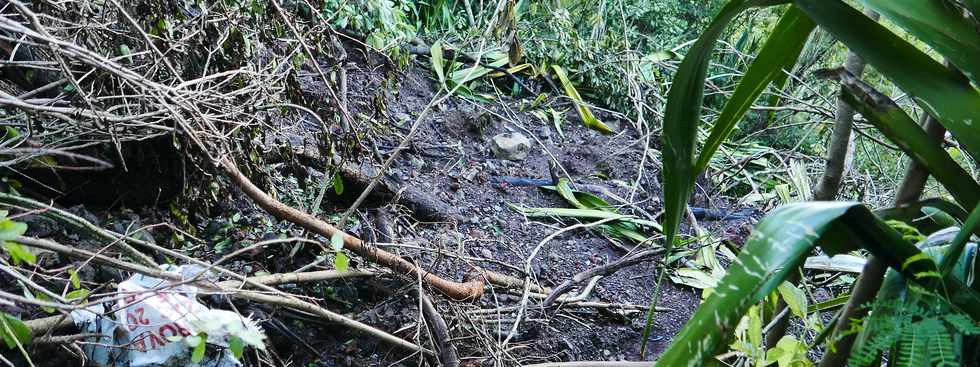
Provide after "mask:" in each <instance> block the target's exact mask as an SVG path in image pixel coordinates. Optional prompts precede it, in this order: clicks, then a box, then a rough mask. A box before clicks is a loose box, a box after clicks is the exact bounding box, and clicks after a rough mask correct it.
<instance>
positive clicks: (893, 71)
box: [795, 0, 980, 159]
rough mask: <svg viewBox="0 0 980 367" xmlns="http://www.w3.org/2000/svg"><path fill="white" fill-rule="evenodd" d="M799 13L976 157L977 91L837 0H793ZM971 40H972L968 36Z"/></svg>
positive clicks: (979, 151) (979, 141)
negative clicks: (940, 125) (873, 70)
mask: <svg viewBox="0 0 980 367" xmlns="http://www.w3.org/2000/svg"><path fill="white" fill-rule="evenodd" d="M795 2H796V6H798V7H799V8H800V9H801V10H803V12H804V13H806V14H807V15H808V16H810V18H811V19H813V20H814V21H815V22H816V23H817V25H819V26H820V27H821V28H822V29H824V30H826V31H827V32H829V33H830V34H832V35H833V36H834V37H836V38H837V39H838V40H840V41H841V42H843V43H844V44H846V45H847V47H849V48H850V49H851V51H854V52H855V53H856V54H858V55H860V56H861V58H863V59H864V60H866V61H867V62H868V63H870V64H871V65H874V67H875V70H877V71H878V72H880V73H881V74H883V75H885V76H886V77H888V79H890V80H891V81H892V82H894V83H895V84H896V85H897V86H898V87H899V88H901V89H902V90H903V91H905V92H906V93H908V95H909V96H911V97H912V99H913V100H914V101H915V102H916V103H917V104H918V105H919V106H920V107H922V108H923V109H924V110H925V111H926V112H928V113H929V114H930V115H931V116H933V117H935V118H936V120H938V121H939V122H940V123H942V125H943V126H945V127H946V129H947V130H949V132H950V133H952V134H953V136H955V137H956V139H957V140H958V141H959V142H960V144H961V145H962V146H963V147H964V148H966V151H967V152H968V153H969V154H970V155H971V156H972V157H973V158H974V159H977V158H980V133H978V132H977V131H978V130H977V129H978V128H980V91H977V89H975V88H974V87H973V86H972V85H970V82H969V80H968V79H966V78H965V77H963V76H962V75H960V74H958V73H956V72H954V71H953V70H950V69H949V68H946V67H945V66H943V65H942V64H940V63H939V62H937V61H936V60H933V59H932V58H931V57H929V56H928V55H926V54H925V53H923V52H922V51H919V50H918V49H917V48H915V46H913V45H912V44H910V43H909V42H907V41H905V40H904V39H902V38H901V37H899V36H897V35H895V34H894V33H892V32H890V31H889V30H888V29H886V28H885V27H884V26H882V25H881V24H878V23H877V22H875V21H873V20H871V19H870V18H868V17H867V16H865V15H864V14H861V12H859V11H857V10H856V9H854V8H852V7H850V6H849V5H847V4H845V3H844V2H843V1H840V0H796V1H795ZM973 40H976V36H975V35H974V38H973Z"/></svg>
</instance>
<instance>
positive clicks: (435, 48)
mask: <svg viewBox="0 0 980 367" xmlns="http://www.w3.org/2000/svg"><path fill="white" fill-rule="evenodd" d="M429 53H430V55H432V69H433V70H435V71H436V76H438V77H439V85H440V86H445V85H446V63H445V61H443V59H442V42H441V41H436V43H433V44H432V47H430V48H429Z"/></svg>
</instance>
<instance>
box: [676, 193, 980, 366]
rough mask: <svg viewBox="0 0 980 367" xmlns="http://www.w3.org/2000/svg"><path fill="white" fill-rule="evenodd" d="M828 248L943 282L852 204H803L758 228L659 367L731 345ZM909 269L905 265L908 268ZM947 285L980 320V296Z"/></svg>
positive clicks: (954, 283)
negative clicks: (764, 304) (754, 314)
mask: <svg viewBox="0 0 980 367" xmlns="http://www.w3.org/2000/svg"><path fill="white" fill-rule="evenodd" d="M818 245H819V246H821V247H822V249H823V250H824V251H825V252H827V253H828V254H831V255H832V254H836V253H841V252H845V251H851V250H854V249H858V248H863V249H866V250H868V251H869V252H870V253H871V254H872V255H874V256H876V257H878V258H880V259H881V260H882V261H883V262H884V263H885V264H887V265H888V266H890V267H892V268H895V269H901V270H900V272H901V273H902V274H903V275H905V276H907V277H908V278H909V279H913V280H914V281H915V282H917V283H919V284H920V285H922V286H925V287H927V288H929V289H937V288H938V284H936V283H935V282H933V281H932V278H930V277H923V276H921V274H928V273H935V272H936V271H937V268H936V264H935V263H934V262H933V261H932V260H931V259H928V258H927V259H923V260H920V261H912V262H908V261H906V260H907V259H909V258H917V257H918V256H919V255H920V254H922V252H920V251H919V249H918V248H916V247H915V246H914V245H912V244H911V243H909V242H907V241H905V240H903V239H902V237H901V235H900V234H899V233H897V232H895V231H894V230H892V229H891V228H890V227H889V226H888V225H887V224H885V223H884V222H882V221H881V220H879V219H878V218H877V217H875V216H874V214H873V213H872V212H871V211H870V210H868V209H867V208H866V207H865V206H863V205H861V204H859V203H853V202H804V203H794V204H789V205H784V206H782V207H779V208H777V209H776V210H774V211H772V212H771V213H770V214H769V215H767V216H766V217H765V218H763V220H762V221H761V222H760V223H759V225H758V226H757V227H756V229H755V231H754V232H753V233H752V235H751V236H750V237H749V239H748V240H747V242H746V245H745V247H744V248H743V250H742V253H741V254H740V255H739V257H738V259H737V260H736V261H735V262H734V263H733V264H732V266H731V267H729V269H728V274H727V275H726V276H725V277H724V278H723V279H722V280H721V281H720V282H719V283H718V286H717V287H715V291H714V293H712V294H711V296H710V297H709V298H708V299H707V300H706V301H705V302H704V303H703V304H702V305H701V306H700V307H699V308H698V310H697V311H696V312H695V314H694V316H693V317H692V318H691V320H690V321H688V323H687V325H685V326H684V328H683V329H682V330H681V332H680V333H679V334H678V335H677V336H676V337H675V338H674V341H673V342H672V343H671V345H670V347H668V349H667V351H665V352H664V354H662V355H661V356H660V359H659V360H658V361H657V364H658V365H663V366H679V365H705V364H707V363H708V362H709V361H711V360H712V358H714V356H716V355H717V354H718V353H720V352H723V348H724V347H725V346H727V345H728V344H729V343H730V342H731V340H730V339H731V337H732V335H731V334H732V330H734V329H735V326H736V324H737V323H738V321H739V319H740V318H741V317H742V315H744V314H745V312H746V311H748V309H749V307H751V306H752V305H754V304H756V303H758V302H759V301H761V300H762V299H764V298H765V297H766V296H767V295H768V294H769V293H770V292H772V291H773V289H775V288H776V287H777V286H778V285H779V284H782V283H783V281H785V280H786V278H787V276H788V275H789V273H790V272H792V271H796V269H797V268H798V267H799V266H800V265H801V263H802V262H803V261H804V260H805V259H806V256H807V255H808V254H809V253H810V252H811V251H812V250H813V249H814V248H815V247H816V246H818ZM903 264H904V265H905V266H904V267H903ZM943 285H944V286H945V288H946V290H948V291H949V294H950V296H951V299H950V301H951V303H952V304H953V305H954V306H956V307H957V308H959V309H961V310H962V311H964V312H967V313H968V314H970V315H971V317H975V318H980V295H978V294H977V292H976V291H974V290H972V289H970V288H969V287H968V286H967V285H966V284H964V283H963V282H962V281H960V280H958V279H956V278H954V277H947V278H945V279H943Z"/></svg>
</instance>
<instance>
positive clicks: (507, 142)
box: [490, 133, 531, 161]
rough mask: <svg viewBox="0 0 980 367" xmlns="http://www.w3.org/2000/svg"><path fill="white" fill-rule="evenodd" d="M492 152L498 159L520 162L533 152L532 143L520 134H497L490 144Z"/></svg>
mask: <svg viewBox="0 0 980 367" xmlns="http://www.w3.org/2000/svg"><path fill="white" fill-rule="evenodd" d="M490 151H491V152H493V155H494V157H497V158H498V159H506V160H512V161H520V160H524V159H525V158H527V153H528V152H530V151H531V141H530V140H528V138H527V137H526V136H524V135H523V134H520V133H503V134H497V135H496V136H494V137H493V139H492V141H491V142H490Z"/></svg>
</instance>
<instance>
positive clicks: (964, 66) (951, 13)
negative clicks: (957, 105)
mask: <svg viewBox="0 0 980 367" xmlns="http://www.w3.org/2000/svg"><path fill="white" fill-rule="evenodd" d="M861 2H862V3H864V4H865V5H867V6H868V7H870V8H871V9H874V10H875V11H877V12H878V13H880V14H881V15H883V16H884V17H885V18H888V20H890V21H892V22H894V23H895V24H897V25H898V26H899V27H902V28H903V29H905V30H906V31H908V32H909V33H911V34H912V35H913V36H915V37H916V38H917V39H919V40H921V41H923V42H925V43H926V44H928V45H929V47H931V48H932V49H933V50H936V51H937V52H939V53H940V54H942V55H943V56H945V57H946V58H948V59H949V61H950V62H951V63H952V64H953V65H956V67H957V68H959V69H960V70H962V71H963V73H964V74H966V76H967V77H968V78H970V79H973V81H974V82H980V42H978V41H977V28H976V24H975V23H974V24H971V22H970V21H969V20H968V19H969V18H967V17H965V16H963V13H962V12H961V11H959V10H958V9H957V8H955V7H953V6H951V4H949V3H948V2H946V1H922V0H862V1H861Z"/></svg>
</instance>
